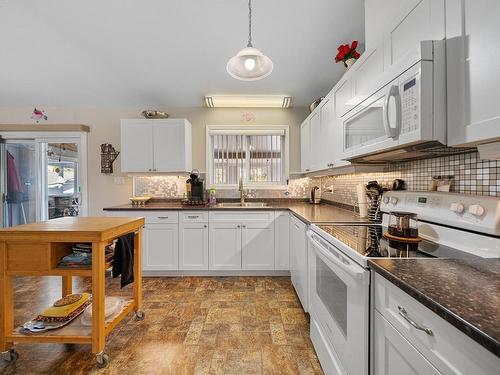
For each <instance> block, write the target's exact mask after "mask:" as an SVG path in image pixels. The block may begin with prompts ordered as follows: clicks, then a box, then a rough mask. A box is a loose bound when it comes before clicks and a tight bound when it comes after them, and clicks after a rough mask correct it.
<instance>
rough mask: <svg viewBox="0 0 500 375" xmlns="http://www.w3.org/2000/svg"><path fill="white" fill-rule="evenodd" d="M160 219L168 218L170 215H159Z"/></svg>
mask: <svg viewBox="0 0 500 375" xmlns="http://www.w3.org/2000/svg"><path fill="white" fill-rule="evenodd" d="M158 219H168V216H158Z"/></svg>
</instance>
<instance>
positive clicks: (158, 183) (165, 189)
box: [133, 176, 320, 199]
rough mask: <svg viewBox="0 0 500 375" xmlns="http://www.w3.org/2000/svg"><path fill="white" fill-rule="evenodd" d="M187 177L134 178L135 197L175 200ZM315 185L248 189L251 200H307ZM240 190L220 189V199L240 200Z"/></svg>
mask: <svg viewBox="0 0 500 375" xmlns="http://www.w3.org/2000/svg"><path fill="white" fill-rule="evenodd" d="M186 179H187V177H185V176H134V184H133V186H134V195H148V196H150V197H155V198H166V199H175V198H182V197H184V195H185V194H186ZM313 183H315V184H317V185H318V186H319V184H320V180H319V179H311V178H298V179H294V180H290V183H289V184H288V189H248V197H249V198H286V197H290V198H307V197H309V191H310V190H311V187H312V186H313ZM239 194H240V193H239V191H238V190H233V189H231V190H228V189H219V190H217V197H218V198H238V197H239V196H240V195H239Z"/></svg>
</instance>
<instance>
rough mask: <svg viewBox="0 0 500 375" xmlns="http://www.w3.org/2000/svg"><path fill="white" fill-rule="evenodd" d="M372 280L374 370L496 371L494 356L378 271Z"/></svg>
mask: <svg viewBox="0 0 500 375" xmlns="http://www.w3.org/2000/svg"><path fill="white" fill-rule="evenodd" d="M374 280H375V283H374V284H375V285H374V294H375V296H374V302H375V311H374V316H375V334H374V340H373V346H374V353H373V355H374V359H373V362H374V365H375V366H374V367H375V374H380V375H382V374H422V375H424V374H425V375H426V374H446V375H455V374H460V375H469V374H474V375H494V374H498V369H499V368H500V358H499V357H497V356H495V355H494V354H493V353H492V352H490V351H488V350H487V349H486V348H484V347H483V346H481V345H480V344H478V343H477V342H476V341H474V340H472V339H471V338H470V337H469V336H467V335H466V334H465V333H463V332H462V331H460V330H459V329H457V328H455V327H454V326H452V325H451V324H450V323H448V322H447V321H446V320H444V319H443V318H441V317H440V316H439V315H437V314H436V313H434V312H433V311H432V310H430V309H428V308H427V307H426V306H424V305H423V304H421V303H420V302H419V301H417V300H416V299H414V298H413V297H411V296H410V295H409V294H407V293H405V292H404V291H403V290H401V289H400V288H398V287H397V286H396V285H394V284H392V283H391V282H389V281H388V280H387V279H385V278H384V277H383V276H381V275H379V274H375V278H374ZM429 364H430V365H429Z"/></svg>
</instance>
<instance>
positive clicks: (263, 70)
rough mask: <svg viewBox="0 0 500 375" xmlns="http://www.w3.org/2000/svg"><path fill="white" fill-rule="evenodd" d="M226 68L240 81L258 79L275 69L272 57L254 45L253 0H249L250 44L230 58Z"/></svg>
mask: <svg viewBox="0 0 500 375" xmlns="http://www.w3.org/2000/svg"><path fill="white" fill-rule="evenodd" d="M226 70H227V72H228V73H229V75H230V76H231V77H233V78H236V79H239V80H240V81H257V80H259V79H262V78H265V77H267V76H268V75H270V74H271V73H272V71H273V62H272V61H271V59H270V58H269V57H267V56H266V55H264V54H263V53H262V52H260V51H259V50H258V49H257V48H254V47H253V45H252V0H248V44H247V46H246V48H243V49H242V50H241V51H239V52H238V53H237V54H236V55H235V56H233V57H231V58H230V59H229V61H228V62H227V65H226Z"/></svg>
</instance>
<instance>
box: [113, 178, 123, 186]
mask: <svg viewBox="0 0 500 375" xmlns="http://www.w3.org/2000/svg"><path fill="white" fill-rule="evenodd" d="M114 182H115V185H125V177H115V178H114Z"/></svg>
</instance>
